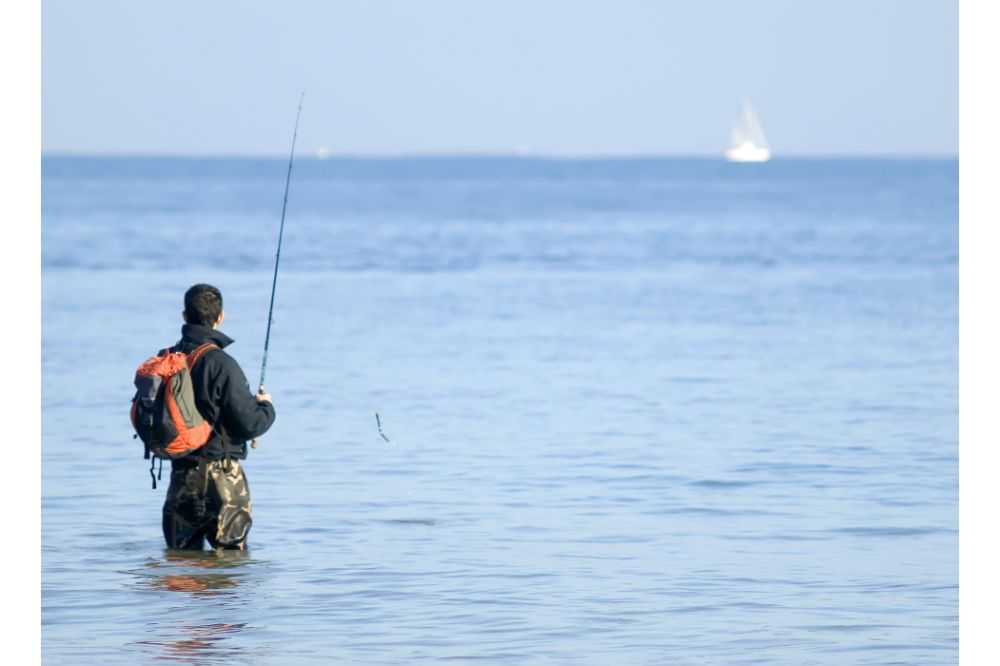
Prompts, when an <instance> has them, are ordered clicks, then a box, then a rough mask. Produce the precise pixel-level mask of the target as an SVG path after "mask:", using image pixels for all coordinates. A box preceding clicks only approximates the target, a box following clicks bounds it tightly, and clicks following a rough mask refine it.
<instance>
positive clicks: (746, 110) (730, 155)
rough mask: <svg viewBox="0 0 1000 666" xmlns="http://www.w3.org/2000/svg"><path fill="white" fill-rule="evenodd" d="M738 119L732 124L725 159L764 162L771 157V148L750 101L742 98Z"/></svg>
mask: <svg viewBox="0 0 1000 666" xmlns="http://www.w3.org/2000/svg"><path fill="white" fill-rule="evenodd" d="M741 106H742V108H743V110H742V113H741V114H740V119H739V120H738V121H737V122H736V125H734V126H733V132H732V135H731V136H730V139H729V149H728V150H727V151H726V159H727V160H729V161H730V162H766V161H768V160H769V159H771V149H770V148H769V147H768V145H767V137H765V136H764V128H762V127H761V126H760V120H758V119H757V114H756V113H754V111H753V107H751V106H750V102H748V101H746V100H743V102H742V104H741Z"/></svg>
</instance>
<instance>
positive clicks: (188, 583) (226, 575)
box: [147, 550, 250, 596]
mask: <svg viewBox="0 0 1000 666" xmlns="http://www.w3.org/2000/svg"><path fill="white" fill-rule="evenodd" d="M249 559H250V554H249V553H248V552H247V551H242V550H223V551H184V550H167V551H165V552H164V557H163V559H162V560H158V559H154V558H150V560H149V561H148V562H147V566H148V568H149V570H150V571H151V572H152V573H153V575H152V576H150V577H149V579H148V584H149V587H151V588H153V589H156V590H170V591H172V592H189V593H191V594H194V595H201V596H213V595H218V594H226V593H232V592H234V591H235V590H236V588H237V587H239V585H240V582H241V579H242V578H244V577H245V576H246V572H245V571H244V572H241V571H240V569H242V568H245V567H246V565H247V563H248V562H249ZM157 569H161V570H163V572H162V573H158V572H157V571H156V570H157Z"/></svg>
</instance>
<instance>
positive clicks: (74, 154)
mask: <svg viewBox="0 0 1000 666" xmlns="http://www.w3.org/2000/svg"><path fill="white" fill-rule="evenodd" d="M39 156H40V157H41V158H42V159H47V158H97V159H109V158H111V159H115V158H117V159H205V160H217V159H231V160H236V159H247V160H273V159H281V160H286V159H288V154H287V153H285V154H281V153H231V152H218V153H209V152H191V153H183V152H157V151H149V152H144V151H134V152H125V151H106V152H97V151H75V150H73V151H58V150H56V151H45V150H43V151H40V153H39ZM959 157H960V156H959V153H958V152H957V151H956V152H954V153H935V152H927V153H892V152H885V153H822V152H817V153H808V152H801V153H799V152H795V153H779V154H778V155H777V156H775V155H772V156H771V159H770V161H784V160H786V159H791V160H797V159H803V160H864V159H872V160H879V159H882V160H887V159H888V160H907V159H915V160H933V159H939V160H954V159H959ZM295 158H296V159H297V160H309V161H313V162H327V161H331V160H412V159H511V160H548V161H566V162H573V161H579V162H585V161H599V160H656V159H665V160H672V159H675V160H718V161H722V162H725V161H727V160H726V159H725V156H724V154H723V153H722V152H721V151H720V152H719V153H580V154H566V153H543V152H538V153H535V152H531V153H517V152H488V151H451V152H449V151H441V152H430V151H427V152H423V151H415V152H398V153H388V152H386V153H361V152H354V153H351V152H344V153H333V152H325V150H324V151H322V152H321V151H320V150H316V149H313V150H310V151H303V152H302V153H297V154H296V155H295Z"/></svg>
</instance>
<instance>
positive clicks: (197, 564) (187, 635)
mask: <svg viewBox="0 0 1000 666" xmlns="http://www.w3.org/2000/svg"><path fill="white" fill-rule="evenodd" d="M250 562H251V559H250V554H249V553H248V552H247V551H235V550H233V551H217V552H216V551H178V550H167V551H164V555H163V557H162V558H149V559H148V560H147V561H146V562H145V567H144V569H143V570H142V571H141V572H137V573H139V575H140V580H141V582H140V586H141V587H144V588H146V589H148V590H156V591H164V592H179V593H182V596H181V597H179V598H178V600H179V601H180V603H178V604H176V605H174V606H173V607H172V608H171V609H170V611H169V612H168V613H166V614H164V615H162V616H161V617H160V618H155V619H152V620H151V621H150V623H149V625H148V626H149V628H150V630H151V632H152V633H153V634H154V635H155V637H154V638H151V639H148V640H141V641H136V642H134V643H133V644H132V645H134V646H138V647H139V649H140V650H142V652H144V653H146V654H148V655H151V656H153V657H154V658H156V659H158V660H167V661H180V662H183V663H198V664H204V663H230V662H231V661H232V660H233V659H238V658H239V657H240V655H241V654H243V653H244V648H242V647H241V646H239V645H234V644H233V639H234V638H236V637H238V635H239V634H240V632H242V631H243V630H244V629H246V628H247V627H248V626H249V625H248V624H247V623H246V622H237V621H234V620H237V619H239V617H240V615H243V614H245V609H241V605H242V604H241V603H240V595H239V592H240V591H241V588H242V587H245V583H246V581H247V576H248V573H249V571H248V565H249V564H250Z"/></svg>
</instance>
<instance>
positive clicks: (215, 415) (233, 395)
mask: <svg viewBox="0 0 1000 666" xmlns="http://www.w3.org/2000/svg"><path fill="white" fill-rule="evenodd" d="M206 342H211V343H214V344H216V345H218V347H219V348H218V349H209V350H208V351H207V352H205V353H204V354H202V356H201V358H199V359H198V362H197V363H195V365H194V369H193V370H192V371H191V381H192V383H193V384H194V396H195V404H196V405H197V407H198V411H199V412H201V415H202V416H203V417H204V418H205V419H206V420H207V421H208V422H209V423H211V424H212V425H213V433H212V438H211V439H210V440H208V442H207V443H206V444H205V446H203V447H201V448H200V449H198V450H197V451H195V452H193V453H191V454H189V455H187V456H184V457H183V458H179V459H177V460H174V461H173V465H174V467H175V468H177V467H191V466H194V465H197V464H198V461H199V460H221V459H222V458H224V457H225V455H226V454H225V442H224V441H223V438H225V439H226V440H228V444H229V455H230V457H232V458H237V459H239V460H242V459H244V458H246V457H247V440H248V439H253V438H254V437H259V436H260V435H263V434H264V433H265V432H267V429H268V428H270V427H271V424H272V423H274V416H275V414H274V406H273V405H272V404H271V403H270V402H257V399H256V398H254V396H253V393H251V392H250V385H249V383H248V382H247V378H246V375H244V374H243V370H241V369H240V366H239V364H238V363H237V362H236V360H235V359H233V357H232V356H230V355H229V354H227V353H226V352H224V351H222V350H223V349H224V348H225V347H227V346H228V345H230V344H231V343H232V342H233V339H232V338H230V337H229V336H228V335H226V334H225V333H221V332H219V331H216V330H213V329H212V328H210V327H208V326H201V325H199V324H184V326H183V327H182V328H181V339H180V341H179V342H178V343H177V344H176V345H174V346H173V347H172V348H171V349H173V350H174V351H182V352H184V353H185V354H189V353H191V352H192V351H194V350H195V349H196V348H197V347H198V346H199V345H202V344H204V343H206Z"/></svg>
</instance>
